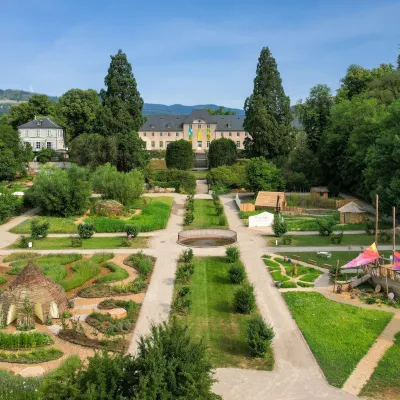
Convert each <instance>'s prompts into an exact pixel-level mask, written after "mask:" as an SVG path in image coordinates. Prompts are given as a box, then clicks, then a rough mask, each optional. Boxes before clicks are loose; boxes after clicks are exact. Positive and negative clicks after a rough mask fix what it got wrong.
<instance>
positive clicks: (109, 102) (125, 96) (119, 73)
mask: <svg viewBox="0 0 400 400" xmlns="http://www.w3.org/2000/svg"><path fill="white" fill-rule="evenodd" d="M104 84H105V86H106V89H105V90H104V89H102V90H101V91H100V96H101V99H102V102H103V106H104V112H103V116H102V117H103V118H104V119H105V127H106V130H107V132H105V133H107V134H113V133H128V132H131V131H135V132H137V131H138V130H139V128H140V127H141V126H142V125H143V123H144V121H145V118H144V117H143V115H142V109H143V99H142V97H141V96H140V93H139V91H138V89H137V85H136V79H135V77H134V76H133V73H132V66H131V64H130V63H129V62H128V59H127V57H126V54H125V53H123V52H122V50H118V53H117V54H116V55H115V56H111V63H110V67H109V68H108V74H107V75H106V77H105V78H104Z"/></svg>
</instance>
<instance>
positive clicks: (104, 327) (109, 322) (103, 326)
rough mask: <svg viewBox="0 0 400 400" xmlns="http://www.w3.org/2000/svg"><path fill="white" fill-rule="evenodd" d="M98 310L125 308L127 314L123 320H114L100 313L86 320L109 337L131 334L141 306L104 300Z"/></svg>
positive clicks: (121, 301) (120, 301)
mask: <svg viewBox="0 0 400 400" xmlns="http://www.w3.org/2000/svg"><path fill="white" fill-rule="evenodd" d="M98 308H99V309H100V310H111V309H113V308H123V309H125V310H126V313H127V315H126V317H125V318H122V319H113V318H112V317H111V316H109V315H106V314H102V313H99V312H94V313H92V314H90V315H89V316H88V317H87V318H86V323H87V324H88V325H90V326H92V327H93V328H95V329H97V330H99V331H100V332H102V333H104V334H106V335H107V336H113V335H115V334H124V333H128V332H131V331H132V330H133V328H134V327H135V322H136V319H137V316H138V315H139V311H140V305H139V304H137V303H135V302H134V301H132V300H130V301H123V300H114V299H109V300H104V301H102V302H101V303H100V304H99V305H98Z"/></svg>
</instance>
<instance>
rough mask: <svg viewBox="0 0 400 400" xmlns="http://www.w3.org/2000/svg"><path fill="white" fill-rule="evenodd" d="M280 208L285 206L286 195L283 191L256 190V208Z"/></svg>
mask: <svg viewBox="0 0 400 400" xmlns="http://www.w3.org/2000/svg"><path fill="white" fill-rule="evenodd" d="M277 205H278V207H279V209H280V210H282V209H283V208H284V207H286V197H285V193H284V192H258V195H257V198H256V204H255V206H256V210H259V209H266V210H274V211H275V210H276V207H277Z"/></svg>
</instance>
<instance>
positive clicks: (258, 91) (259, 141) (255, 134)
mask: <svg viewBox="0 0 400 400" xmlns="http://www.w3.org/2000/svg"><path fill="white" fill-rule="evenodd" d="M244 110H245V113H246V117H245V120H244V129H245V130H246V132H248V133H249V134H250V136H249V137H247V138H246V139H245V143H244V145H245V149H246V151H247V153H248V155H249V156H251V157H259V156H262V157H265V158H273V159H274V158H277V157H279V156H281V155H286V154H288V152H289V151H290V148H291V143H292V141H293V140H292V128H291V127H290V122H291V120H292V115H291V113H290V99H289V97H288V96H286V95H285V91H284V90H283V87H282V80H281V77H280V74H279V71H278V68H277V65H276V61H275V59H274V58H273V57H272V55H271V52H270V50H269V48H268V47H264V48H263V49H262V50H261V54H260V57H259V59H258V64H257V70H256V77H255V79H254V89H253V94H252V95H251V96H250V97H248V98H247V99H246V101H245V104H244Z"/></svg>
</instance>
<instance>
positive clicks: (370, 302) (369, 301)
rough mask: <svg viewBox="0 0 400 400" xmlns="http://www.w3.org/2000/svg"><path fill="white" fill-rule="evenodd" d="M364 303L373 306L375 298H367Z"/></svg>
mask: <svg viewBox="0 0 400 400" xmlns="http://www.w3.org/2000/svg"><path fill="white" fill-rule="evenodd" d="M365 302H366V303H367V304H375V303H376V298H375V297H367V298H366V299H365Z"/></svg>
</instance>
